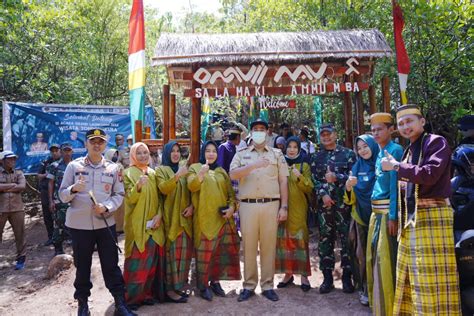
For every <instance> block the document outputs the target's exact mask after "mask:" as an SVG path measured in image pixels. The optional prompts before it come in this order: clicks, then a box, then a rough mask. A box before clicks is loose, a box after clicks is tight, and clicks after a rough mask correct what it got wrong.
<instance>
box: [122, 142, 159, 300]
mask: <svg viewBox="0 0 474 316" xmlns="http://www.w3.org/2000/svg"><path fill="white" fill-rule="evenodd" d="M149 158H150V152H149V150H148V147H147V146H146V145H145V144H144V143H141V142H138V143H135V144H134V145H133V146H132V147H131V148H130V167H129V168H127V169H125V171H124V176H123V179H124V186H125V227H124V230H125V264H124V279H125V285H126V290H127V293H126V300H127V304H128V305H129V306H131V308H134V309H137V308H138V307H139V306H140V305H152V304H153V303H154V301H155V299H158V300H160V301H162V300H163V299H164V271H165V269H164V244H165V235H164V229H163V225H162V207H161V205H160V204H161V202H160V200H159V196H158V190H157V189H156V176H155V171H154V170H153V169H151V168H150V167H148V162H149Z"/></svg>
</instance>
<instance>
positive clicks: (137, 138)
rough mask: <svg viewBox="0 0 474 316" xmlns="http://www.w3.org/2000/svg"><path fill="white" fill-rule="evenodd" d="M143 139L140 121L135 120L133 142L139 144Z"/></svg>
mask: <svg viewBox="0 0 474 316" xmlns="http://www.w3.org/2000/svg"><path fill="white" fill-rule="evenodd" d="M142 139H143V125H142V121H140V120H135V142H141V141H142Z"/></svg>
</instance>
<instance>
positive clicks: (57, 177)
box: [47, 159, 69, 249]
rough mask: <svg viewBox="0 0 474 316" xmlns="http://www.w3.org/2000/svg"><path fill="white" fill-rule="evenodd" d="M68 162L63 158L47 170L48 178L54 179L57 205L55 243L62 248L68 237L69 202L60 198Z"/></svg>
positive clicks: (54, 197)
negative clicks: (63, 201)
mask: <svg viewBox="0 0 474 316" xmlns="http://www.w3.org/2000/svg"><path fill="white" fill-rule="evenodd" d="M66 167H67V164H66V163H65V162H64V161H63V160H62V159H61V160H59V161H56V162H54V163H52V164H51V165H50V166H49V167H48V170H47V173H48V175H47V178H48V179H51V180H53V181H54V187H53V201H54V205H55V212H53V214H52V215H53V220H54V231H53V238H52V240H53V245H54V247H55V248H57V249H58V248H62V244H63V241H64V240H65V239H67V238H68V233H67V228H66V226H65V222H66V211H67V208H68V207H69V203H62V202H61V200H60V199H59V187H60V186H61V182H62V180H63V176H64V171H65V170H66Z"/></svg>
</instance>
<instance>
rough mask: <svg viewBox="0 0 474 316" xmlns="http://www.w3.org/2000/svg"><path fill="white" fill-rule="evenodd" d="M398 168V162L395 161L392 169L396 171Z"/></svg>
mask: <svg viewBox="0 0 474 316" xmlns="http://www.w3.org/2000/svg"><path fill="white" fill-rule="evenodd" d="M399 169H400V163H399V162H397V163H396V164H395V165H394V166H393V170H395V171H396V172H398V170H399Z"/></svg>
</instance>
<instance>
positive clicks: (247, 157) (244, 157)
mask: <svg viewBox="0 0 474 316" xmlns="http://www.w3.org/2000/svg"><path fill="white" fill-rule="evenodd" d="M242 159H252V157H250V156H243V157H242Z"/></svg>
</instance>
